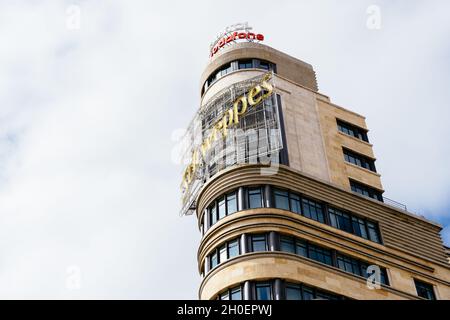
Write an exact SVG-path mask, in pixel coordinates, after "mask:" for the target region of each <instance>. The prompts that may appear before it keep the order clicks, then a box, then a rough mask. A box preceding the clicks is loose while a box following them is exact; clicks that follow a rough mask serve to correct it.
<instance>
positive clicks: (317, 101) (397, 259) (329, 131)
mask: <svg viewBox="0 0 450 320" xmlns="http://www.w3.org/2000/svg"><path fill="white" fill-rule="evenodd" d="M243 58H259V59H264V60H267V61H269V62H272V63H274V64H276V68H277V73H276V75H275V79H274V84H275V91H276V93H277V94H279V95H280V97H281V103H282V113H283V118H284V128H285V135H286V141H285V143H286V146H287V150H288V158H289V165H288V166H284V165H281V166H280V168H279V170H278V172H277V173H276V174H275V175H272V176H263V175H261V174H260V168H261V166H260V165H240V166H236V167H232V168H228V169H225V170H223V171H221V172H219V173H218V174H216V175H215V176H214V177H213V178H212V179H211V180H210V181H208V182H207V183H206V184H205V185H204V186H203V188H202V190H201V192H200V194H199V196H198V199H197V217H198V220H199V227H201V225H202V224H203V223H204V222H205V211H206V208H207V207H208V206H209V204H210V203H211V202H212V201H213V200H214V199H216V198H217V197H219V196H221V195H223V194H225V193H227V192H229V191H231V190H237V189H239V188H243V187H246V186H259V185H272V186H277V187H281V188H286V189H289V190H292V191H295V192H299V193H301V194H303V195H306V196H308V197H312V198H313V199H316V200H318V201H323V202H326V203H329V204H331V205H333V206H336V207H338V208H340V209H342V210H347V211H349V212H352V213H355V214H357V215H358V216H361V217H362V218H367V219H370V220H372V221H376V222H377V223H378V226H379V229H380V233H381V237H382V243H374V242H372V241H369V240H366V239H363V238H361V237H358V236H356V235H353V234H350V233H348V232H344V231H342V230H339V229H337V228H333V227H331V226H330V225H327V224H324V223H320V222H317V221H314V220H311V219H308V218H305V217H303V216H301V215H298V214H295V213H293V212H290V211H286V210H280V209H275V208H260V209H249V210H238V212H236V213H234V214H232V215H229V216H227V217H225V218H223V219H221V220H220V221H218V222H217V223H216V224H214V225H213V226H211V228H209V229H208V230H207V231H206V232H205V233H204V235H203V238H202V241H201V243H200V246H199V250H198V262H199V271H200V272H201V273H203V272H204V270H205V260H206V257H207V256H208V254H210V253H211V251H212V250H213V249H214V248H217V247H218V246H220V245H221V244H223V243H224V242H226V241H228V240H230V239H233V238H236V237H240V236H242V235H243V234H254V233H260V232H279V233H283V234H288V235H292V236H295V237H301V238H302V239H305V240H307V241H311V242H313V243H315V244H318V245H321V246H323V247H326V248H329V249H332V250H339V252H342V253H345V254H348V255H350V256H352V257H355V258H358V259H362V260H364V261H370V262H371V263H374V264H377V265H379V266H381V267H383V268H385V269H386V270H387V275H388V278H389V285H382V286H381V288H379V289H375V290H373V289H370V288H369V287H368V286H367V284H366V280H365V279H364V278H362V277H357V276H354V275H352V274H349V273H347V272H344V271H342V270H340V269H339V268H336V267H333V266H329V265H324V264H322V263H319V262H316V261H313V260H310V259H308V258H304V257H301V256H296V255H293V254H289V253H285V252H279V251H269V252H257V253H256V252H245V253H244V254H240V255H239V256H238V257H234V258H232V259H230V260H228V261H226V262H223V263H221V264H220V265H219V266H217V267H216V268H214V269H212V270H209V271H208V272H206V274H204V278H203V280H202V283H201V286H200V290H199V297H200V298H201V299H214V298H216V297H217V295H218V294H219V293H220V292H221V291H223V290H224V289H227V288H231V287H232V286H235V285H237V284H242V283H245V282H246V281H259V280H265V279H284V280H286V281H292V282H298V283H302V284H305V285H309V286H312V287H314V288H318V289H323V290H326V291H328V292H332V293H335V294H339V295H342V296H345V297H348V298H352V299H395V300H397V299H401V300H403V299H421V298H420V297H419V296H418V295H417V291H416V288H415V284H414V279H416V280H420V281H423V282H426V283H428V284H430V285H432V286H433V290H434V294H435V296H436V298H437V299H450V264H449V260H448V248H447V249H445V248H444V246H443V243H442V240H441V237H440V231H441V227H440V226H439V225H437V224H435V223H433V222H430V221H428V220H425V219H423V218H421V217H418V216H415V215H413V214H411V213H408V212H406V211H403V210H399V209H398V208H395V207H391V206H389V205H387V204H384V203H382V202H380V201H377V200H374V199H370V198H366V197H364V196H361V195H358V194H355V193H353V192H351V189H350V183H349V181H350V179H352V180H355V181H358V182H360V183H362V184H364V185H367V186H369V187H372V188H374V189H376V190H379V191H380V192H382V191H383V186H382V184H381V179H380V174H379V173H376V172H373V171H370V170H368V169H364V168H361V167H358V166H356V165H353V164H351V163H348V162H346V161H345V160H344V156H343V148H346V149H349V150H352V151H354V152H355V153H358V154H361V155H364V156H365V157H367V158H369V159H373V160H375V155H374V153H373V150H372V145H371V144H370V143H368V142H365V141H362V140H360V139H357V138H354V137H352V136H349V135H347V134H344V133H342V132H340V131H338V127H337V119H339V120H342V121H345V122H347V123H350V124H353V125H355V126H357V127H359V128H361V129H367V127H366V123H365V118H364V117H363V116H361V115H358V114H356V113H354V112H352V111H349V110H346V109H344V108H342V107H339V106H337V105H335V104H333V103H331V101H330V99H329V98H328V97H327V96H325V95H323V94H321V93H319V92H318V88H317V82H316V77H315V73H314V70H313V68H312V67H311V65H309V64H307V63H304V62H302V61H300V60H298V59H295V58H292V57H290V56H288V55H286V54H284V53H281V52H279V51H277V50H275V49H273V48H270V47H267V46H264V45H261V44H255V43H240V44H237V45H233V46H229V47H227V48H225V49H223V50H221V51H220V52H219V53H218V54H217V55H216V56H215V57H214V58H213V59H212V61H211V63H210V64H209V65H208V66H207V68H206V70H205V72H204V73H203V75H202V78H201V86H203V83H204V82H205V80H206V79H207V78H208V77H209V75H210V74H211V73H212V72H213V71H214V70H216V69H217V68H219V67H220V66H222V65H223V64H225V63H227V62H230V61H234V60H236V59H243ZM264 72H265V71H262V70H257V69H246V70H237V71H234V72H232V73H229V74H227V75H225V76H223V77H222V78H220V79H219V80H217V81H216V82H215V83H214V84H212V85H211V86H210V87H209V88H208V89H207V90H206V92H205V93H204V95H203V97H202V100H201V106H203V105H204V104H206V103H207V102H208V99H209V98H211V97H212V96H213V95H214V94H215V93H217V92H219V91H220V90H222V89H224V88H226V87H228V86H229V85H231V84H233V83H236V82H239V81H242V80H245V79H249V78H252V77H254V76H255V75H260V74H262V73H264Z"/></svg>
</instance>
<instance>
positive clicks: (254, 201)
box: [248, 188, 263, 209]
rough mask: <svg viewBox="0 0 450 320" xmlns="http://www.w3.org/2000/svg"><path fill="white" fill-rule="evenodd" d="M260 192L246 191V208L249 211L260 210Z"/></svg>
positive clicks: (258, 189)
mask: <svg viewBox="0 0 450 320" xmlns="http://www.w3.org/2000/svg"><path fill="white" fill-rule="evenodd" d="M262 201H263V198H262V190H261V188H250V189H248V207H249V209H255V208H261V207H262V206H263V205H262Z"/></svg>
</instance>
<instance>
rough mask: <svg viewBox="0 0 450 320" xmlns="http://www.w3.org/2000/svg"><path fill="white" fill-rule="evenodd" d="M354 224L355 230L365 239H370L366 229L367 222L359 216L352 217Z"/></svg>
mask: <svg viewBox="0 0 450 320" xmlns="http://www.w3.org/2000/svg"><path fill="white" fill-rule="evenodd" d="M352 224H353V232H354V233H355V234H356V235H357V236H359V237H362V238H364V239H368V238H369V237H368V235H367V229H366V222H365V221H364V220H363V219H361V218H357V217H352Z"/></svg>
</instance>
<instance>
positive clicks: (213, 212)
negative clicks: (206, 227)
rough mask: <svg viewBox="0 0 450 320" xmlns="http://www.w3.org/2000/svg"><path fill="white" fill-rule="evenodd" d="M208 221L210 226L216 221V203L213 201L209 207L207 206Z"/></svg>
mask: <svg viewBox="0 0 450 320" xmlns="http://www.w3.org/2000/svg"><path fill="white" fill-rule="evenodd" d="M209 221H210V226H212V225H214V224H216V222H217V213H216V204H215V203H214V204H213V205H212V206H211V207H209Z"/></svg>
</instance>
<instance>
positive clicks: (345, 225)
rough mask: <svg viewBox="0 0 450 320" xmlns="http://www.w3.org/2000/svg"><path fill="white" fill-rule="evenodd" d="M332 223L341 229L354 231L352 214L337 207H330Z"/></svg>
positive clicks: (329, 212)
mask: <svg viewBox="0 0 450 320" xmlns="http://www.w3.org/2000/svg"><path fill="white" fill-rule="evenodd" d="M328 214H329V217H330V224H331V226H332V227H335V228H337V229H340V230H344V231H346V232H350V233H352V232H353V230H352V223H351V220H350V215H349V214H347V213H345V212H342V211H340V210H338V209H335V208H331V207H330V208H328Z"/></svg>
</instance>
